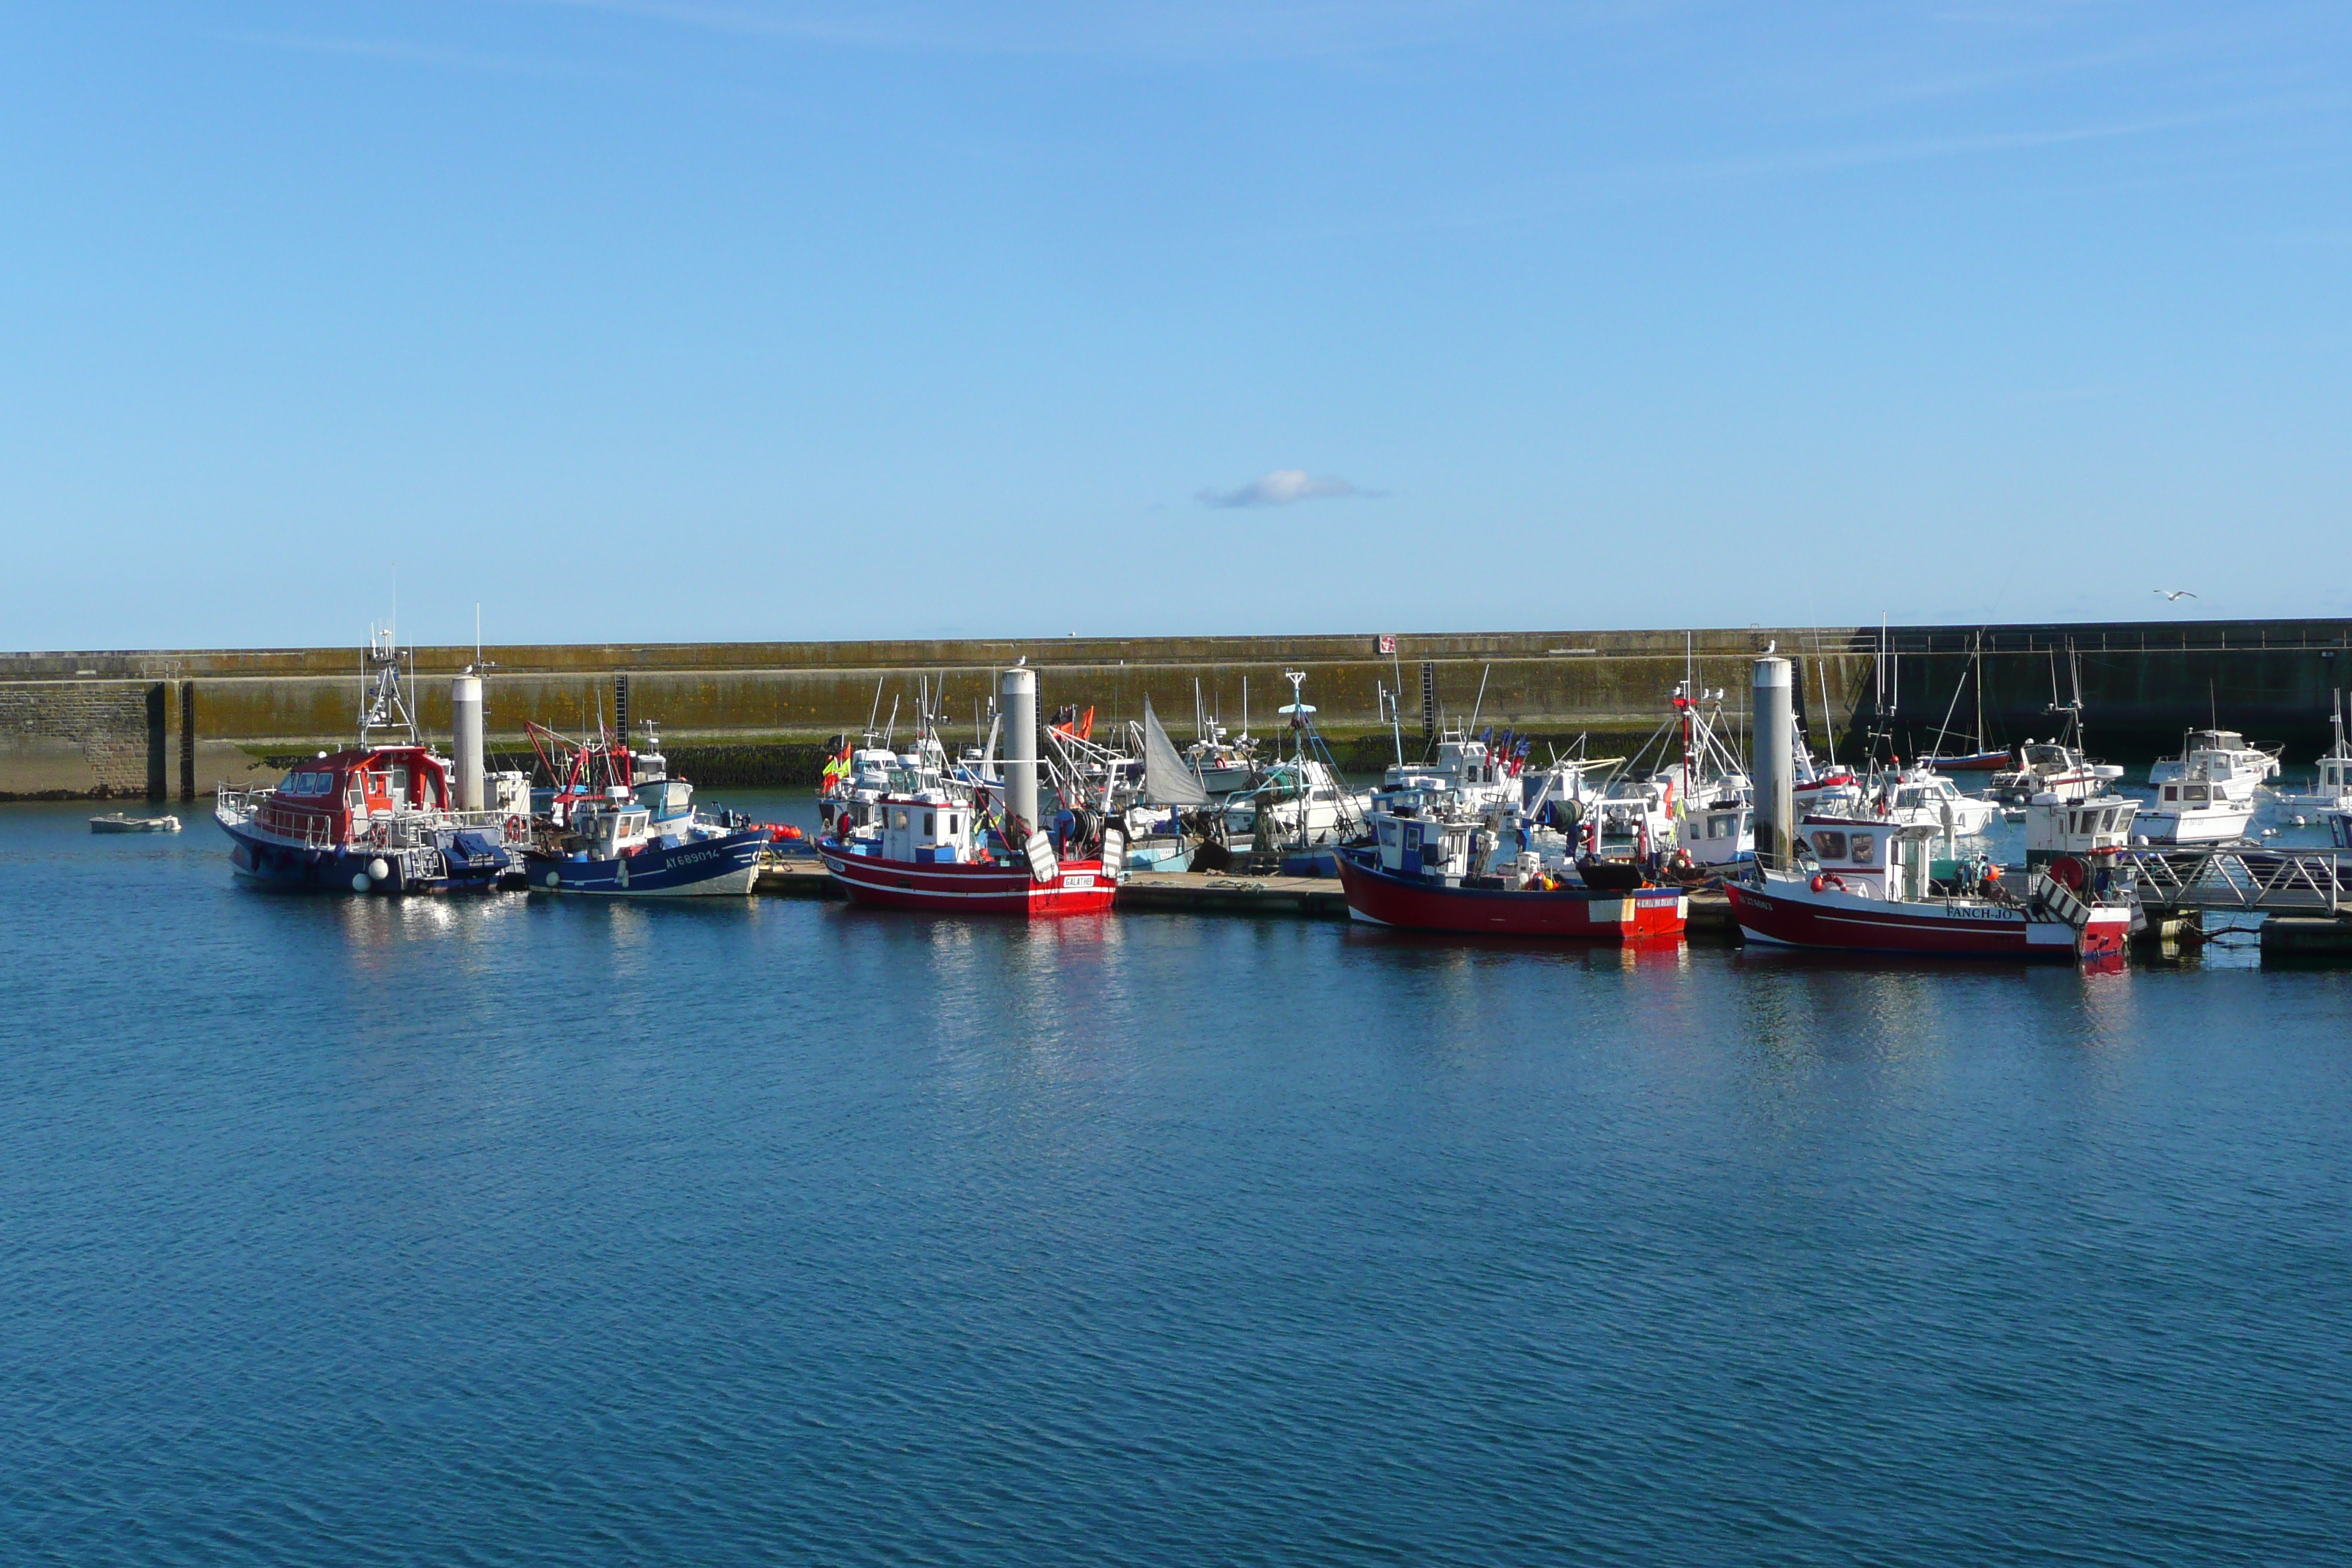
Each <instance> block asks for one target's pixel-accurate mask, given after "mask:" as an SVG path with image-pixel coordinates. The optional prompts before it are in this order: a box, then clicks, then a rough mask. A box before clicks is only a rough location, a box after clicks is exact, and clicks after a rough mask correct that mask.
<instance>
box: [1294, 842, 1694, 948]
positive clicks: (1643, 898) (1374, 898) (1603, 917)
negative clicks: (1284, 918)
mask: <svg viewBox="0 0 2352 1568" xmlns="http://www.w3.org/2000/svg"><path fill="white" fill-rule="evenodd" d="M1372 830H1373V840H1372V842H1371V843H1370V844H1369V845H1360V846H1351V847H1347V848H1342V849H1340V850H1339V851H1337V855H1338V858H1339V887H1340V889H1341V891H1342V892H1343V893H1344V894H1345V896H1346V898H1347V900H1348V913H1349V917H1350V918H1352V919H1354V920H1359V921H1364V922H1365V923H1366V924H1369V925H1384V926H1400V927H1403V928H1405V929H1407V930H1412V931H1456V932H1461V933H1464V934H1474V933H1475V934H1476V935H1480V936H1542V937H1572V938H1579V939H1581V940H1584V941H1591V942H1643V941H1649V940H1652V939H1664V940H1669V941H1671V940H1673V939H1675V938H1679V937H1680V936H1681V935H1682V934H1683V927H1684V924H1685V921H1687V919H1688V918H1689V914H1690V900H1688V899H1687V898H1686V897H1685V895H1684V893H1683V890H1682V889H1679V888H1659V887H1652V886H1648V885H1646V884H1643V885H1640V886H1633V887H1622V888H1619V887H1612V888H1600V887H1592V886H1589V885H1585V884H1581V883H1578V882H1572V881H1569V880H1567V879H1565V878H1563V877H1560V876H1555V875H1552V874H1550V873H1547V872H1545V871H1543V870H1542V869H1541V868H1539V867H1530V866H1523V865H1519V864H1516V863H1515V864H1511V865H1508V866H1507V867H1506V868H1504V869H1502V870H1500V871H1498V872H1497V873H1496V874H1491V875H1475V874H1471V872H1470V863H1471V859H1472V847H1471V840H1472V838H1473V837H1475V835H1476V834H1477V833H1478V831H1479V829H1478V828H1477V826H1476V825H1475V824H1474V823H1471V822H1466V821H1452V820H1447V819H1444V818H1435V817H1419V816H1391V815H1388V814H1384V813H1383V814H1378V815H1375V816H1374V817H1373V818H1372ZM1489 858H1492V857H1489Z"/></svg>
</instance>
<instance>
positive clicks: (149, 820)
mask: <svg viewBox="0 0 2352 1568" xmlns="http://www.w3.org/2000/svg"><path fill="white" fill-rule="evenodd" d="M89 830H90V831H91V832H92V833H177V832H179V831H180V819H179V818H178V817H176V816H126V815H125V814H124V813H122V812H119V811H116V812H110V813H108V814H107V815H106V816H93V817H91V818H90V819H89Z"/></svg>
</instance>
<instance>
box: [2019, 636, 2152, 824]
mask: <svg viewBox="0 0 2352 1568" xmlns="http://www.w3.org/2000/svg"><path fill="white" fill-rule="evenodd" d="M2066 668H2067V671H2068V673H2069V675H2070V676H2071V678H2072V679H2073V682H2074V691H2073V696H2072V698H2071V699H2070V700H2067V701H2064V702H2061V701H2059V700H2058V663H2057V654H2056V653H2055V651H2053V653H2052V654H2051V663H2050V705H2049V707H2048V709H2047V711H2048V712H2049V714H2050V715H2051V716H2052V717H2053V718H2056V719H2058V720H2059V721H2061V722H2060V724H2059V728H2058V732H2057V733H2056V734H2055V735H2053V736H2052V737H2051V738H2050V739H2048V740H2046V741H2037V740H2035V739H2034V738H2033V737H2032V736H2031V735H2028V736H2027V737H2026V738H2025V743H2024V744H2023V745H2021V746H2020V747H2018V749H2017V763H2016V766H2014V767H2008V768H2003V769H2001V770H2000V772H1998V773H1994V774H1993V775H1992V779H1991V782H1990V784H1989V785H1988V786H1987V788H1986V791H1985V793H1986V794H1987V795H1990V797H1991V798H1993V799H1994V800H1997V801H2001V802H2004V803H2006V804H2007V805H2011V806H2012V807H2022V806H2026V805H2030V804H2031V803H2032V802H2033V801H2035V800H2036V799H2038V798H2039V797H2041V796H2042V795H2056V796H2058V797H2059V798H2060V799H2061V800H2066V801H2082V800H2089V799H2091V798H2092V797H2094V796H2095V795H2106V794H2108V793H2109V791H2110V790H2112V789H2113V787H2114V786H2115V784H2116V783H2117V782H2119V781H2120V780H2121V779H2122V778H2123V776H2124V771H2123V769H2121V768H2119V767H2115V766H2113V765H2111V764H2109V763H2096V762H2093V761H2092V760H2091V759H2090V758H2089V757H2088V756H2086V755H2084V751H2083V747H2084V739H2083V662H2082V658H2081V657H2080V656H2079V655H2078V654H2076V653H2075V652H2074V649H2073V648H2072V647H2069V648H2068V649H2067V653H2066Z"/></svg>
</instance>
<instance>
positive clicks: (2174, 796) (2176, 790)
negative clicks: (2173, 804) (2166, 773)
mask: <svg viewBox="0 0 2352 1568" xmlns="http://www.w3.org/2000/svg"><path fill="white" fill-rule="evenodd" d="M2164 798H2165V799H2167V800H2179V798H2180V786H2179V784H2167V785H2165V786H2164Z"/></svg>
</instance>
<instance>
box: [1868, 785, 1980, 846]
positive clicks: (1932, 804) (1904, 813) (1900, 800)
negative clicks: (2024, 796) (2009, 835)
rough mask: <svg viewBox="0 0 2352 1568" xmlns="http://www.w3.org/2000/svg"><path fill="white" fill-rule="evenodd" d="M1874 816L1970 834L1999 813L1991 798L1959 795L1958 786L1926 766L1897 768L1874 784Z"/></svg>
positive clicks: (1885, 819)
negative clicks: (1875, 810) (1875, 797)
mask: <svg viewBox="0 0 2352 1568" xmlns="http://www.w3.org/2000/svg"><path fill="white" fill-rule="evenodd" d="M1876 809H1877V816H1878V818H1879V820H1881V821H1883V822H1892V823H1895V824H1897V825H1899V826H1905V827H1934V828H1938V829H1944V830H1948V831H1949V832H1952V833H1956V834H1958V835H1959V836H1960V837H1963V838H1968V837H1974V836H1976V835H1977V834H1979V833H1982V832H1983V831H1984V830H1985V829H1987V828H1988V827H1990V826H1992V825H1993V823H1994V822H1995V821H1997V820H1998V819H1999V818H2000V807H1999V806H1998V805H1994V804H1993V803H1992V802H1991V801H1989V800H1979V798H1977V797H1976V796H1975V795H1963V794H1961V793H1960V787H1959V786H1958V784H1954V783H1953V782H1952V781H1951V780H1949V779H1948V778H1946V777H1945V776H1944V775H1943V774H1941V773H1937V772H1936V771H1935V770H1934V769H1932V768H1928V767H1910V768H1904V769H1901V770H1899V771H1898V772H1897V773H1895V776H1894V777H1893V778H1891V779H1886V780H1883V781H1881V783H1880V784H1879V787H1878V805H1877V808H1876Z"/></svg>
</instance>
